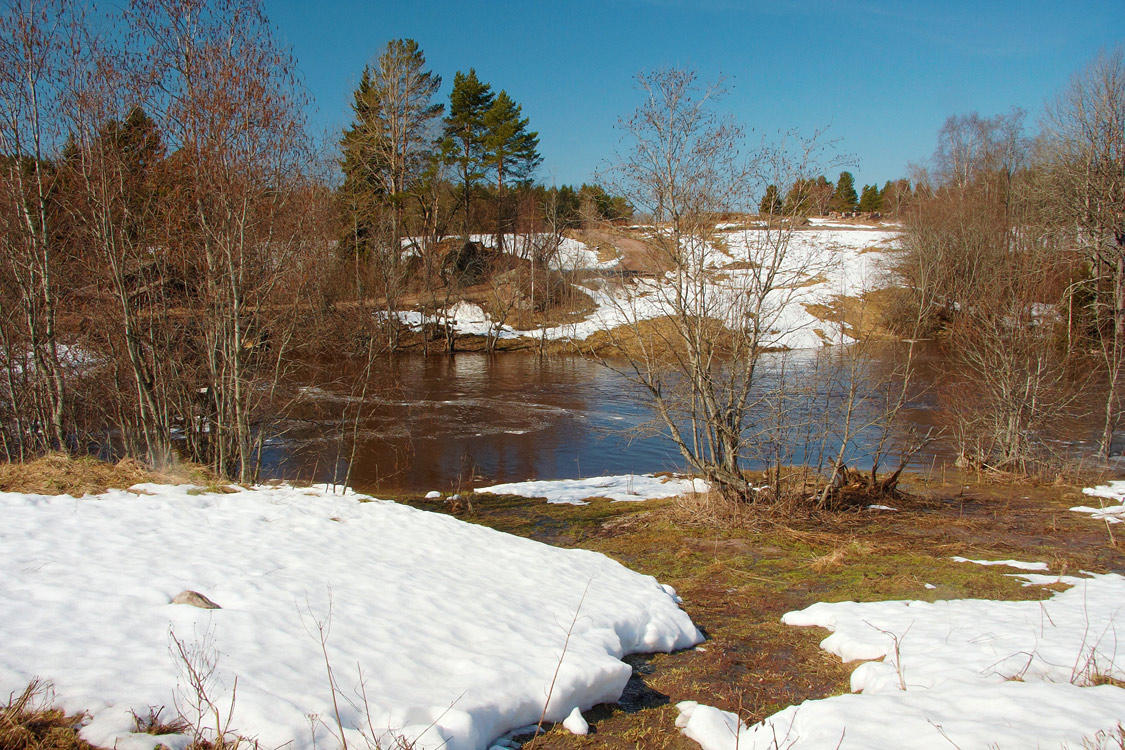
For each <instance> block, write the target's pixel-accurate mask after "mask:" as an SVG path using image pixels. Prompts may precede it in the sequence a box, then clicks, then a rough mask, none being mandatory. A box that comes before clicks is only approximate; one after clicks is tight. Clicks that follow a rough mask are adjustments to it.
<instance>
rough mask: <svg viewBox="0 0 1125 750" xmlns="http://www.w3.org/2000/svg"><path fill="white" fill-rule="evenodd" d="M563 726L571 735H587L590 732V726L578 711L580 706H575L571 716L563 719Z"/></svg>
mask: <svg viewBox="0 0 1125 750" xmlns="http://www.w3.org/2000/svg"><path fill="white" fill-rule="evenodd" d="M563 726H564V727H565V728H566V730H567V731H568V732H570V733H571V734H586V733H588V732H589V731H590V725H589V724H588V723H587V722H586V719H585V717H583V716H582V712H581V711H580V710H578V706H575V707H574V710H573V711H571V712H570V715H569V716H567V717H566V718H565V719H563Z"/></svg>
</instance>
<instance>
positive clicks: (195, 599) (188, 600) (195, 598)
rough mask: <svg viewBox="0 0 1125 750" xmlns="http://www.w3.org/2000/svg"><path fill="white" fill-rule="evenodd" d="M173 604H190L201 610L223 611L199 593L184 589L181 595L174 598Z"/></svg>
mask: <svg viewBox="0 0 1125 750" xmlns="http://www.w3.org/2000/svg"><path fill="white" fill-rule="evenodd" d="M172 603H173V604H190V605H191V606H193V607H199V608H200V609H222V607H220V606H219V605H218V604H215V602H213V601H211V600H210V599H208V598H207V597H205V596H204V595H203V594H201V593H199V592H198V591H192V590H190V589H184V590H183V591H181V592H180V593H178V594H176V595H175V596H173V597H172Z"/></svg>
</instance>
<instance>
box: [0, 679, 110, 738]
mask: <svg viewBox="0 0 1125 750" xmlns="http://www.w3.org/2000/svg"><path fill="white" fill-rule="evenodd" d="M53 704H54V694H53V692H52V690H51V686H50V685H49V684H47V683H44V682H41V681H40V680H33V681H32V682H31V684H29V685H28V686H27V687H26V688H24V689H23V691H22V692H21V693H20V694H19V695H16V694H15V693H13V694H11V695H9V696H8V703H7V705H0V750H94V746H93V745H91V744H90V743H89V742H86V741H85V740H83V739H82V738H80V737H79V736H78V728H79V727H80V725H81V723H82V720H83V719H84V718H85V715H84V714H67V713H66V712H65V711H63V710H62V709H61V708H58V707H56V706H54V705H53Z"/></svg>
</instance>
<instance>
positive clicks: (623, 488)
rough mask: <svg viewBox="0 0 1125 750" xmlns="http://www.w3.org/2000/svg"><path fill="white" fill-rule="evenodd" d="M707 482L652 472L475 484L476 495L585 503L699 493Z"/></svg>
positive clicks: (628, 500)
mask: <svg viewBox="0 0 1125 750" xmlns="http://www.w3.org/2000/svg"><path fill="white" fill-rule="evenodd" d="M707 490H708V484H707V482H705V481H704V480H702V479H681V478H677V477H657V476H653V475H652V474H623V475H619V476H609V477H593V478H591V479H558V480H554V481H538V482H511V483H509V484H494V485H492V486H491V487H478V488H477V489H476V492H477V493H478V494H488V495H518V496H519V497H542V498H546V500H547V502H548V503H562V504H568V505H586V501H588V500H589V499H590V498H594V497H604V498H607V499H609V500H612V501H614V502H640V501H643V500H654V499H657V498H663V497H675V496H677V495H686V494H690V493H702V492H706V491H707Z"/></svg>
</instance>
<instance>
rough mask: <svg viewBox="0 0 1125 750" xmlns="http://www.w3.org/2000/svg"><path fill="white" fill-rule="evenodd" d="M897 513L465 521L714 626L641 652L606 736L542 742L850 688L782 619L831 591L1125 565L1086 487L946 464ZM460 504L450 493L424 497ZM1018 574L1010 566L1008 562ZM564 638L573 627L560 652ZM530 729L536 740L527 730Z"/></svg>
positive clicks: (539, 741)
mask: <svg viewBox="0 0 1125 750" xmlns="http://www.w3.org/2000/svg"><path fill="white" fill-rule="evenodd" d="M904 486H905V489H906V491H907V493H908V494H907V496H905V497H901V498H897V499H895V500H894V501H892V502H890V504H891V505H894V506H895V507H898V508H899V510H898V511H897V512H878V511H857V512H848V513H839V514H831V515H828V514H810V515H805V514H801V515H800V517H796V516H793V515H789V516H786V517H781V516H778V515H776V514H768V513H761V514H750V516H748V519H749V520H747V521H745V522H744V523H743V524H742V525H740V526H738V527H731V526H726V527H721V528H718V527H714V526H708V525H704V524H700V523H697V522H696V519H695V518H693V517H692V515H691V514H690V512H688V511H687V510H685V507H684V506H683V505H682V504H680V503H679V502H678V501H676V500H668V501H650V502H648V503H642V504H633V503H608V502H594V503H592V504H590V505H587V506H564V505H548V504H546V503H544V502H542V501H536V500H528V499H523V498H511V497H490V496H480V497H475V498H473V502H472V510H471V511H470V510H468V506H467V505H464V506H462V507H461V510H460V512H459V514H458V515H460V517H462V518H464V519H465V520H468V521H472V522H475V523H483V524H486V525H489V526H494V527H496V528H500V529H503V530H506V531H510V532H512V533H517V534H521V535H525V536H530V537H532V538H536V539H539V540H541V541H544V542H547V543H550V544H555V545H559V546H577V547H584V548H588V549H594V550H598V551H601V552H604V553H605V554H608V555H610V556H611V557H614V558H616V559H618V560H619V561H621V562H622V563H624V564H626V565H628V566H629V567H631V568H633V569H635V570H638V571H640V572H643V573H649V574H652V575H654V576H656V577H657V578H658V579H659V580H660V581H661V582H663V583H669V584H671V585H673V586H675V587H676V589H677V591H678V592H679V593H680V595H681V596H682V597H683V599H684V603H683V606H684V608H685V609H686V611H687V612H688V613H689V614H690V615H691V617H692V619H693V620H694V621H695V623H696V624H697V625H698V626H699V627H700V628H701V629H702V630H703V631H704V632H705V633H706V635H707V641H706V642H705V643H703V644H702V645H701V646H700V647H698V648H695V649H691V650H688V651H683V652H679V653H675V654H656V655H651V656H636V657H630V659H629V660H628V661H629V663H630V665H631V666H632V667H633V678H632V680H631V681H630V683H629V686H628V687H627V689H626V693H625V696H623V699H622V701H621V702H620V704H618V705H613V706H598V707H596V708H594V709H593V710H591V711H590V712H588V713H587V714H586V716H587V719H588V720H589V721H590V724H591V727H592V733H591V734H590V735H588V736H586V737H575V736H573V735H570V734H569V733H567V732H566V731H565V730H563V729H562V728H561V727H557V728H551V729H550V730H549V731H547V733H546V734H544V735H543V736H540V737H538V738H536V739H535V740H534V741H532V742H530V743H529V744H528V745H526V747H529V748H537V749H538V748H578V747H599V748H635V747H644V748H692V747H696V745H694V743H692V742H690V741H688V740H686V739H685V738H684V737H683V736H682V735H681V734H680V733H679V732H678V730H676V728H675V718H676V715H677V711H676V709H675V704H676V703H677V702H679V701H682V700H696V701H700V702H704V703H708V704H711V705H717V706H719V707H721V708H724V709H727V710H733V711H737V712H738V713H739V714H740V715H741V716H742V717H743V718H744V719H745V720H747V721H756V720H759V719H762V718H764V717H765V716H768V715H769V714H771V713H773V712H775V711H777V710H780V709H781V708H783V707H785V706H787V705H790V704H794V703H800V702H801V701H803V700H806V699H810V698H822V697H827V696H830V695H835V694H839V693H842V692H846V691H847V690H848V676H849V675H850V673H851V671H852V669H853V668H854V666H855V665H854V664H850V665H845V664H842V663H841V662H840V661H839V659H838V658H836V657H835V656H832V655H830V654H828V653H826V652H824V651H822V650H821V649H820V648H819V647H818V643H819V641H820V640H821V639H822V638H823V637H824V636H825V635H826V634H827V633H826V631H823V630H819V629H801V628H793V627H788V626H783V625H781V623H780V618H781V615H782V614H784V613H785V612H787V611H789V610H792V609H799V608H803V607H805V606H808V605H809V604H812V603H813V602H816V601H840V600H848V599H850V600H857V601H863V600H882V599H893V598H908V599H924V600H936V599H949V598H963V597H987V598H998V599H1028V598H1044V597H1046V596H1048V595H1050V593H1051V592H1050V591H1049V590H1045V589H1044V588H1043V587H1031V588H1024V587H1021V586H1020V584H1019V583H1018V582H1017V581H1015V580H1014V579H1012V578H1010V577H1007V576H1006V575H1005V574H1004V573H1005V570H1003V569H996V568H985V567H981V566H976V565H968V564H961V563H955V562H952V561H951V560H950V559H949V558H950V557H951V556H953V555H962V556H965V557H970V558H977V559H1006V558H1015V559H1021V560H1030V561H1045V562H1047V563H1049V564H1050V566H1051V571H1052V572H1058V573H1060V574H1061V573H1067V572H1073V571H1076V570H1079V569H1082V570H1089V571H1095V572H1112V571H1118V572H1123V571H1125V555H1123V554H1122V551H1121V550H1119V549H1117V548H1115V547H1114V546H1112V544H1111V543H1110V538H1109V536H1108V535H1107V532H1106V529H1105V526H1104V525H1102V524H1099V523H1097V522H1094V521H1092V520H1090V519H1089V518H1088V517H1086V516H1082V515H1079V514H1077V513H1072V512H1070V511H1069V510H1068V508H1069V507H1070V506H1072V505H1076V504H1080V502H1081V499H1082V495H1081V490H1080V488H1079V487H1077V486H1071V485H1067V484H1035V483H1026V482H1000V481H995V480H994V479H985V478H981V477H976V476H971V475H960V474H957V475H954V474H953V473H952V472H946V475H945V477H944V478H941V477H937V478H935V477H930V478H929V480H927V478H926V477H920V476H914V477H911V478H909V479H908V480H907V481H906V482H905V483H904ZM412 502H413V503H414V504H417V505H419V506H421V507H427V508H430V509H433V510H439V511H440V510H446V511H447V510H448V509H449V506H448V504H446V503H443V502H441V501H438V502H432V501H431V502H426V501H421V500H415V501H412ZM1007 572H1011V571H1007ZM925 584H930V585H932V586H934V588H932V589H929V588H926V587H925ZM564 635H565V634H563V633H560V647H561V642H562V638H563V637H564ZM523 739H525V740H526V739H529V738H523Z"/></svg>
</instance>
